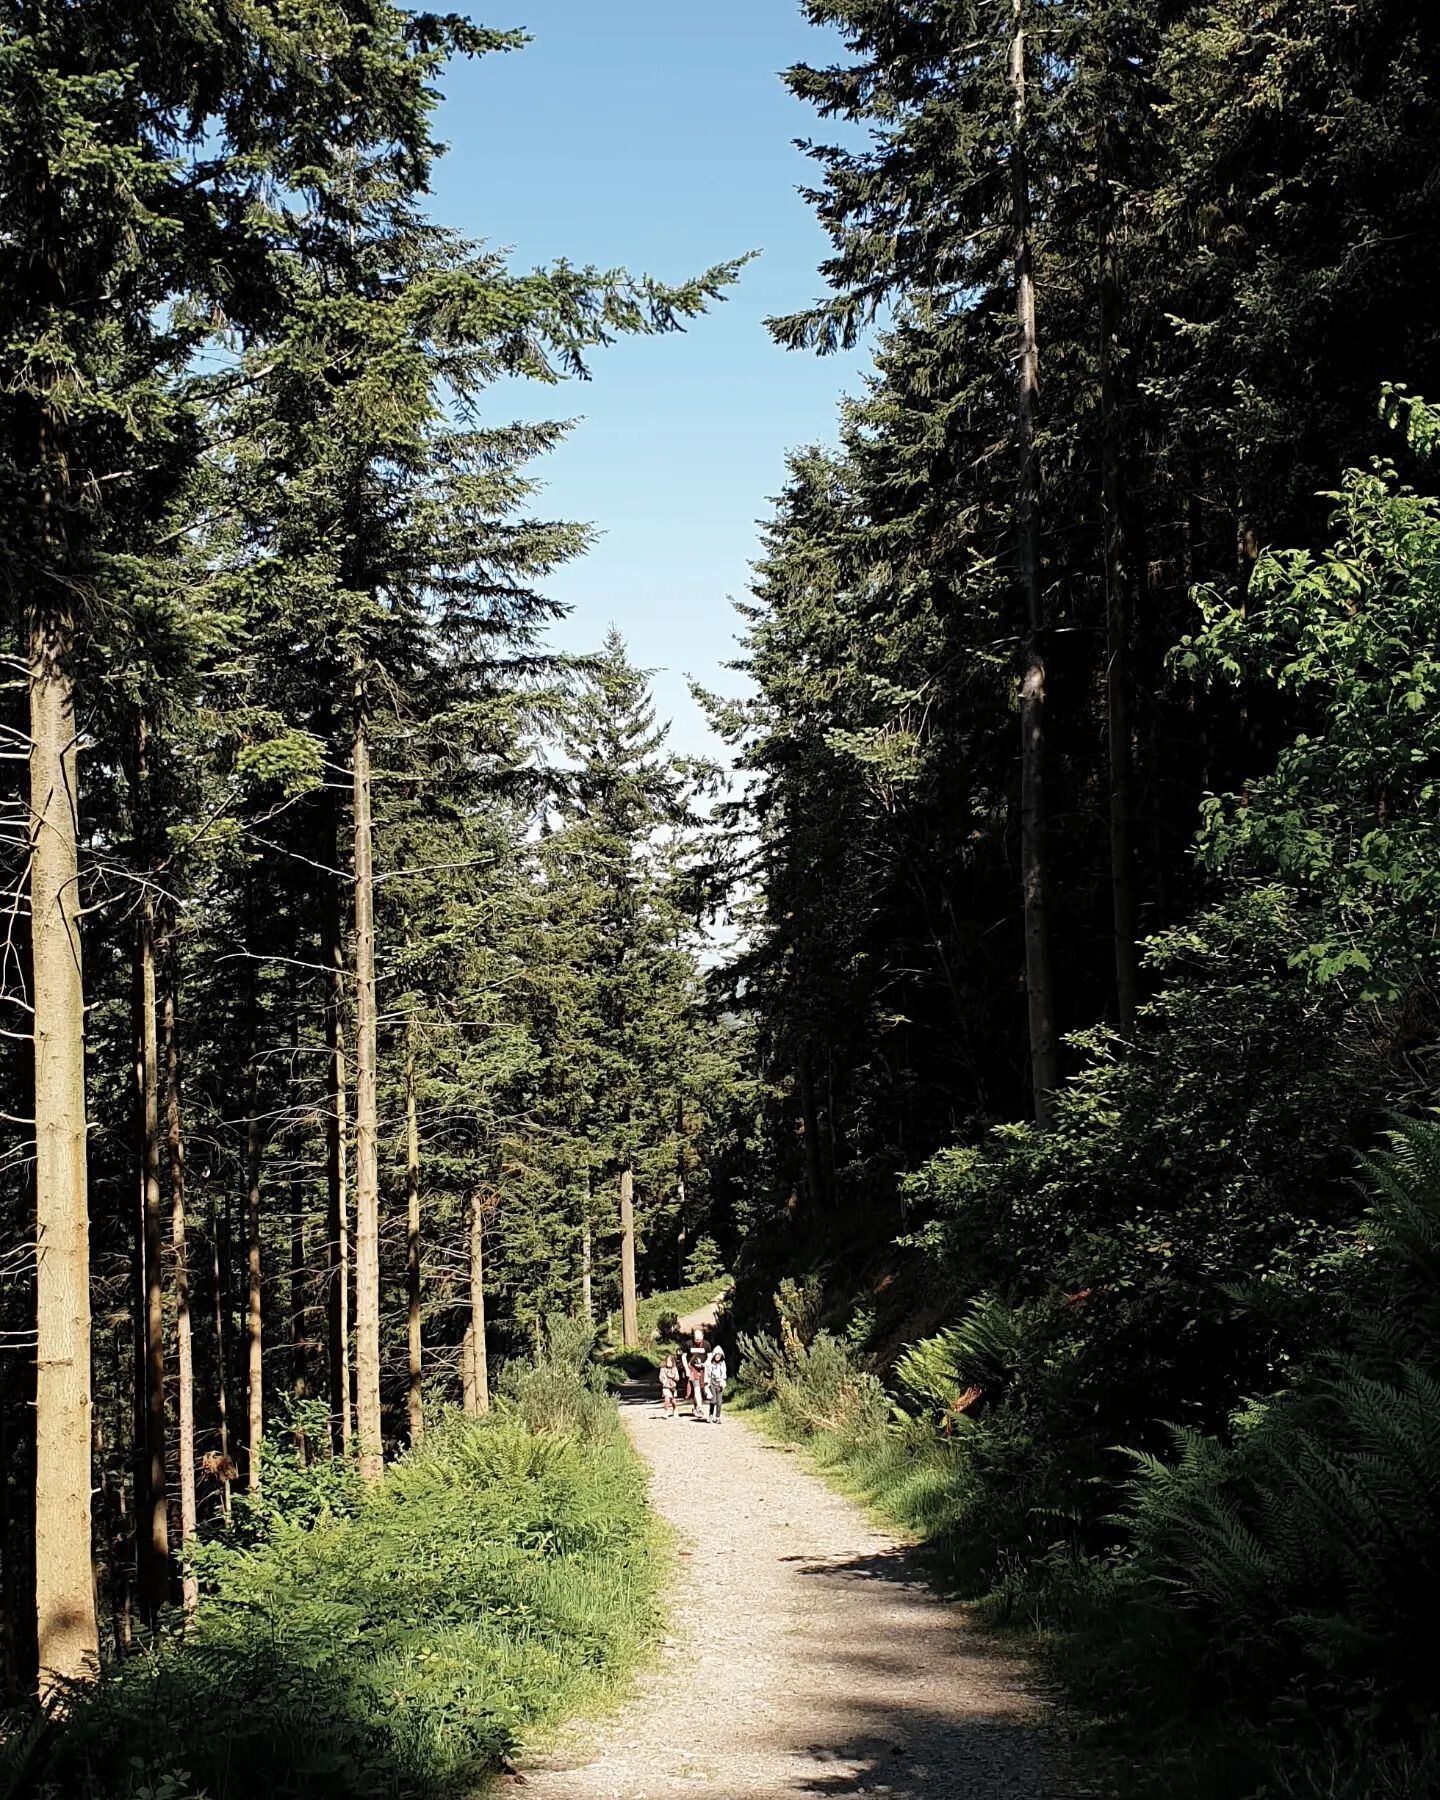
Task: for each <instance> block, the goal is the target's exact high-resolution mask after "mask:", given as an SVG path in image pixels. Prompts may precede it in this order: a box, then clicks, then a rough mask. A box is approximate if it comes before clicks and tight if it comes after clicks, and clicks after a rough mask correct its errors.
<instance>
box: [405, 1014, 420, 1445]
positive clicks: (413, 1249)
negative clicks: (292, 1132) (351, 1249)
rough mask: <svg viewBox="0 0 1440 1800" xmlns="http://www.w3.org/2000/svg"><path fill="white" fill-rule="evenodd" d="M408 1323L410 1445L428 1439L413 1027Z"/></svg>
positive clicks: (408, 1101) (409, 1035) (409, 1033)
mask: <svg viewBox="0 0 1440 1800" xmlns="http://www.w3.org/2000/svg"><path fill="white" fill-rule="evenodd" d="M405 1302H406V1304H405V1319H406V1342H407V1352H408V1365H409V1381H408V1387H407V1391H406V1404H407V1411H408V1414H409V1420H410V1442H411V1444H412V1445H415V1444H418V1443H419V1442H420V1441H421V1439H422V1438H423V1437H424V1436H425V1400H424V1395H423V1393H422V1391H421V1377H422V1374H423V1370H422V1366H421V1356H422V1351H421V1344H420V1122H419V1119H418V1118H417V1116H416V1102H415V1036H414V1026H413V1025H409V1026H407V1027H406V1033H405Z"/></svg>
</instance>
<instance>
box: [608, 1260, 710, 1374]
mask: <svg viewBox="0 0 1440 1800" xmlns="http://www.w3.org/2000/svg"><path fill="white" fill-rule="evenodd" d="M731 1286H732V1283H731V1280H730V1277H729V1276H728V1275H717V1276H716V1277H715V1279H714V1280H713V1281H699V1282H696V1283H695V1284H694V1286H692V1287H683V1288H669V1289H667V1290H666V1291H665V1292H664V1293H660V1294H647V1295H646V1296H645V1297H644V1299H643V1300H641V1302H640V1304H639V1306H638V1308H637V1309H636V1316H637V1318H638V1320H639V1325H640V1343H639V1346H638V1348H639V1350H640V1352H641V1354H642V1355H643V1356H644V1357H645V1358H646V1359H647V1360H650V1359H652V1358H654V1357H656V1356H657V1353H656V1351H655V1346H654V1337H655V1332H656V1329H657V1328H658V1326H659V1324H660V1321H661V1319H662V1318H663V1317H664V1316H665V1314H666V1313H672V1312H673V1313H674V1314H675V1315H676V1316H677V1317H678V1318H682V1319H683V1318H684V1317H685V1315H686V1313H692V1312H699V1311H700V1309H701V1307H703V1306H709V1304H710V1302H711V1301H712V1300H714V1298H715V1297H716V1295H717V1294H723V1293H725V1292H726V1291H727V1290H728V1289H729V1288H730V1287H731ZM606 1324H607V1327H608V1334H609V1337H610V1339H611V1341H612V1342H613V1343H615V1344H617V1345H618V1343H619V1341H620V1315H619V1313H618V1312H614V1313H611V1314H610V1316H609V1319H608V1320H607V1321H606Z"/></svg>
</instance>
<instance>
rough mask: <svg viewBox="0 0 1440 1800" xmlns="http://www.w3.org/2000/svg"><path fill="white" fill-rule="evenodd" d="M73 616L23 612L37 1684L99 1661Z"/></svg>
mask: <svg viewBox="0 0 1440 1800" xmlns="http://www.w3.org/2000/svg"><path fill="white" fill-rule="evenodd" d="M70 650H71V628H70V622H69V620H68V619H67V618H64V617H63V616H61V617H55V616H51V617H49V618H41V617H39V616H38V615H36V616H32V617H31V619H30V620H29V702H30V845H29V849H30V918H31V955H32V984H31V1001H32V1004H33V1006H34V1054H35V1225H36V1273H35V1330H36V1342H35V1366H36V1377H35V1609H36V1627H37V1633H38V1645H39V1663H40V1685H41V1689H42V1691H43V1692H49V1691H50V1690H51V1689H52V1688H53V1687H54V1685H55V1683H56V1682H57V1681H75V1680H79V1679H82V1678H84V1677H87V1676H89V1675H93V1673H94V1672H95V1667H96V1662H97V1659H98V1656H99V1648H100V1638H99V1626H98V1623H97V1620H96V1614H95V1585H94V1578H93V1573H92V1567H91V1518H90V1494H91V1460H90V1442H91V1431H90V1414H91V1371H90V1222H89V1204H88V1195H87V1187H86V1167H85V993H84V986H83V982H82V978H81V966H80V896H79V893H78V891H77V888H78V880H79V859H78V846H77V838H78V807H77V793H76V776H77V769H76V756H75V702H74V693H73V690H72V687H71V679H70V670H69V660H70Z"/></svg>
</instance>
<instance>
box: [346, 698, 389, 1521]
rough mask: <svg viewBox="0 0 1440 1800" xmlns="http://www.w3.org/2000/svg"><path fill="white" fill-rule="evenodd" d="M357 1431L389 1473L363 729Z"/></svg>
mask: <svg viewBox="0 0 1440 1800" xmlns="http://www.w3.org/2000/svg"><path fill="white" fill-rule="evenodd" d="M353 780H354V811H355V1430H356V1434H357V1436H358V1437H359V1440H360V1473H361V1475H362V1477H363V1478H364V1480H365V1481H367V1482H369V1483H371V1484H372V1485H373V1484H374V1483H375V1482H377V1481H379V1479H380V1477H381V1475H382V1474H383V1473H384V1467H385V1463H384V1442H383V1428H382V1422H381V1413H380V1171H379V1150H378V1145H377V1142H376V1132H377V1116H376V1093H375V1081H376V1069H375V1064H376V1038H377V1024H376V1014H375V875H374V861H373V856H374V844H373V840H372V830H371V818H370V741H369V738H368V736H367V735H366V729H365V718H364V713H363V710H362V711H361V712H360V713H359V715H358V717H357V720H356V725H355V741H354V763H353Z"/></svg>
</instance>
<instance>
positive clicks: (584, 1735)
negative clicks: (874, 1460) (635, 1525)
mask: <svg viewBox="0 0 1440 1800" xmlns="http://www.w3.org/2000/svg"><path fill="white" fill-rule="evenodd" d="M622 1409H623V1413H624V1417H625V1423H626V1426H627V1429H628V1430H629V1432H630V1434H631V1437H632V1438H633V1440H634V1442H635V1444H636V1446H637V1447H638V1449H639V1451H640V1453H641V1455H642V1456H643V1457H644V1458H645V1460H646V1462H648V1463H649V1465H650V1468H651V1470H652V1473H653V1484H652V1489H651V1499H652V1502H653V1504H654V1506H655V1509H656V1511H657V1512H658V1513H659V1514H660V1516H661V1517H662V1518H663V1519H665V1520H666V1521H667V1522H668V1523H669V1524H670V1525H671V1526H672V1527H673V1528H674V1530H675V1532H676V1535H677V1537H678V1539H679V1543H680V1550H679V1570H680V1574H679V1578H678V1585H677V1591H676V1593H675V1594H674V1596H673V1600H672V1607H671V1613H670V1635H669V1636H668V1637H667V1639H666V1641H665V1646H664V1650H663V1653H662V1660H661V1662H660V1665H659V1666H658V1667H657V1668H653V1669H652V1670H650V1671H649V1672H648V1673H646V1674H644V1675H642V1677H641V1691H640V1693H639V1695H638V1696H637V1697H636V1698H635V1699H633V1700H632V1701H631V1702H629V1703H628V1705H627V1706H626V1707H625V1708H624V1709H623V1711H621V1712H620V1713H618V1714H616V1715H615V1716H614V1717H612V1718H610V1719H607V1720H604V1721H601V1722H600V1723H599V1724H585V1725H576V1726H573V1727H571V1728H570V1729H569V1731H568V1732H567V1733H566V1735H565V1737H564V1738H563V1739H562V1740H561V1742H560V1743H559V1745H558V1746H557V1747H555V1748H554V1749H552V1750H551V1752H550V1753H549V1754H547V1755H544V1756H541V1757H538V1758H537V1759H535V1760H534V1761H532V1762H529V1763H527V1764H526V1765H525V1779H526V1783H527V1785H526V1788H525V1792H526V1794H527V1796H530V1797H533V1800H662V1797H668V1796H679V1795H685V1796H689V1797H691V1800H742V1797H743V1800H789V1797H791V1796H795V1797H799V1796H805V1795H810V1796H815V1795H835V1796H839V1795H850V1794H886V1795H890V1796H892V1797H893V1800H1078V1797H1079V1796H1080V1795H1082V1794H1084V1793H1086V1792H1089V1791H1091V1790H1089V1789H1087V1788H1086V1787H1084V1786H1083V1785H1081V1784H1080V1783H1079V1781H1078V1778H1077V1777H1076V1776H1075V1775H1074V1773H1073V1771H1072V1770H1071V1768H1070V1766H1069V1760H1068V1757H1067V1755H1066V1751H1065V1746H1064V1744H1063V1742H1062V1734H1061V1732H1060V1731H1059V1729H1058V1727H1057V1725H1056V1722H1055V1720H1054V1719H1053V1718H1052V1717H1051V1716H1050V1714H1049V1710H1048V1708H1047V1706H1046V1704H1045V1702H1044V1701H1043V1700H1042V1699H1040V1698H1039V1697H1038V1696H1037V1694H1036V1693H1035V1692H1034V1691H1033V1690H1032V1688H1031V1687H1030V1686H1028V1685H1027V1682H1026V1679H1025V1672H1024V1670H1023V1667H1022V1666H1021V1665H1019V1664H1018V1663H1017V1662H1016V1661H1015V1660H1014V1659H1013V1658H1011V1657H1009V1656H1007V1655H1006V1654H1005V1652H1003V1651H1002V1650H1000V1649H997V1648H996V1647H995V1646H994V1645H993V1644H991V1643H989V1642H988V1641H987V1640H986V1639H985V1638H984V1636H983V1634H982V1633H981V1632H980V1631H979V1630H978V1629H977V1628H976V1626H975V1625H974V1624H973V1623H972V1622H971V1620H970V1619H969V1617H968V1615H967V1614H966V1612H965V1610H964V1609H963V1608H961V1607H957V1606H952V1605H950V1604H948V1603H947V1602H945V1601H944V1600H942V1599H940V1598H939V1597H938V1596H937V1595H936V1594H935V1593H934V1592H933V1590H932V1589H931V1588H929V1587H928V1586H927V1585H926V1583H925V1581H924V1579H923V1577H922V1575H921V1573H920V1571H919V1569H918V1568H917V1567H916V1566H915V1564H914V1563H913V1561H912V1560H911V1557H910V1555H909V1553H908V1552H907V1550H906V1548H905V1546H904V1545H903V1544H901V1543H900V1542H898V1541H897V1540H896V1539H895V1538H893V1537H890V1536H888V1535H886V1534H885V1533H884V1532H883V1531H880V1530H877V1529H876V1528H875V1527H874V1526H872V1525H871V1524H870V1523H869V1522H868V1521H867V1519H866V1518H865V1516H864V1514H863V1513H862V1512H861V1511H860V1510H859V1508H858V1507H856V1506H855V1505H854V1504H853V1503H852V1502H851V1501H849V1500H846V1499H844V1498H843V1497H842V1496H840V1495H838V1494H836V1493H834V1492H832V1491H831V1490H830V1489H829V1488H827V1487H826V1486H825V1485H824V1483H823V1482H822V1481H821V1480H820V1479H819V1478H818V1477H817V1476H816V1475H815V1474H813V1473H812V1472H811V1471H810V1470H809V1469H808V1468H806V1466H805V1465H804V1463H803V1461H802V1460H801V1458H800V1457H799V1456H798V1455H797V1454H796V1453H795V1452H794V1451H792V1450H789V1449H786V1448H785V1447H783V1446H780V1445H776V1444H771V1443H767V1442H766V1441H764V1440H763V1439H762V1438H761V1437H760V1436H759V1435H758V1434H757V1433H756V1432H755V1431H754V1430H752V1429H751V1428H750V1427H749V1426H748V1425H747V1424H746V1423H745V1421H744V1419H743V1418H741V1417H738V1416H736V1417H727V1418H726V1419H725V1420H724V1421H723V1422H722V1423H721V1424H720V1425H718V1426H715V1425H709V1424H706V1423H703V1422H701V1421H697V1420H693V1419H691V1418H690V1417H689V1416H688V1413H687V1412H682V1413H681V1415H680V1416H679V1417H678V1418H676V1419H670V1420H667V1419H665V1418H663V1417H662V1416H661V1413H660V1409H659V1406H658V1404H657V1403H656V1402H655V1400H654V1399H653V1397H652V1395H651V1393H650V1392H649V1391H648V1389H641V1388H639V1387H637V1388H633V1389H630V1390H627V1392H626V1393H625V1394H624V1396H622Z"/></svg>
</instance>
